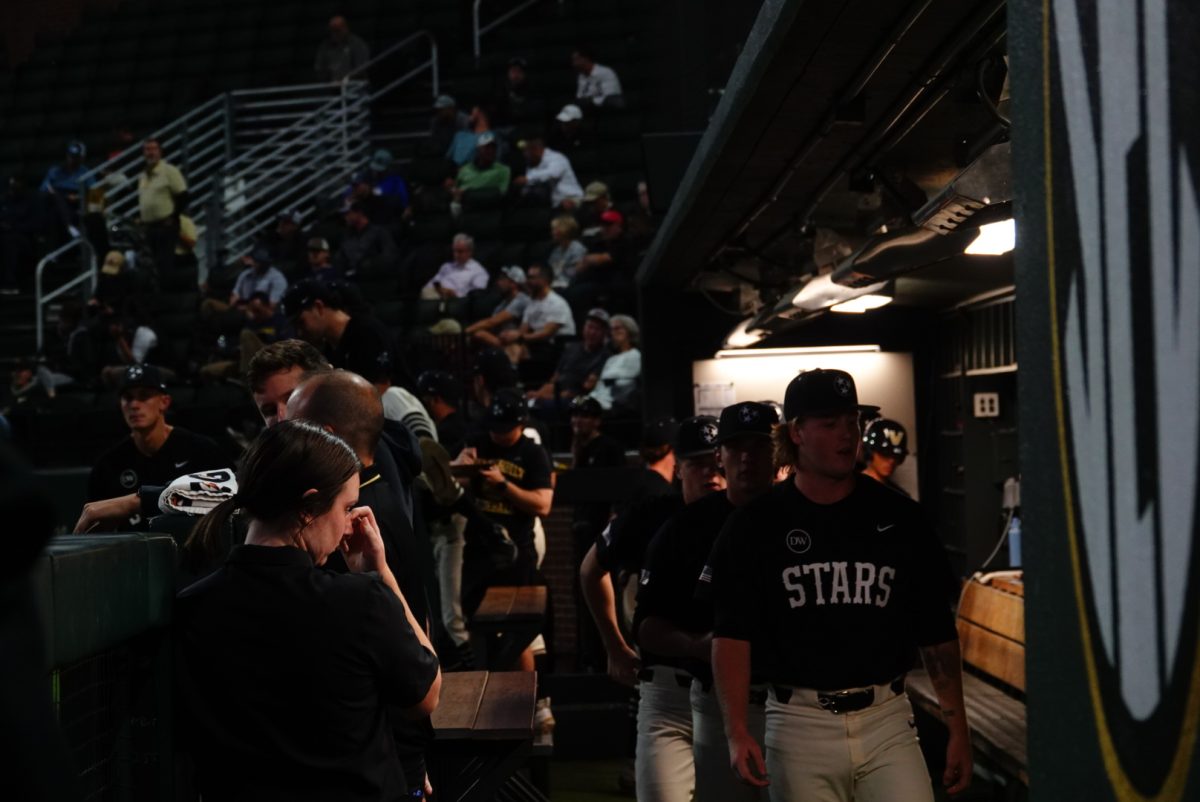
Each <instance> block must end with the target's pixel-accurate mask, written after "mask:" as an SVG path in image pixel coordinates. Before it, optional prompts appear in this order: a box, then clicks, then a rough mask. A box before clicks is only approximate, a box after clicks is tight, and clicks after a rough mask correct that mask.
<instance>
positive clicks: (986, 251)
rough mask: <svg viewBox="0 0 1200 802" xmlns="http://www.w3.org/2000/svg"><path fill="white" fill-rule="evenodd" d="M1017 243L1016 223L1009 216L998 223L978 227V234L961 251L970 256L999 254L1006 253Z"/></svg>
mask: <svg viewBox="0 0 1200 802" xmlns="http://www.w3.org/2000/svg"><path fill="white" fill-rule="evenodd" d="M1016 243H1017V225H1016V223H1015V222H1014V221H1013V219H1012V218H1011V217H1010V218H1009V219H1007V220H1001V221H1000V222H998V223H988V224H986V225H982V226H980V227H979V236H978V237H976V238H975V239H974V240H973V241H972V242H971V244H970V245H968V246H967V247H966V248H965V249H964V250H963V253H968V254H971V255H972V256H999V255H1000V254H1004V253H1008V252H1009V251H1011V250H1012V249H1013V248H1014V247H1015V246H1016Z"/></svg>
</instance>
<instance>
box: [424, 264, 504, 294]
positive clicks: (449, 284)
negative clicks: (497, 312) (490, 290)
mask: <svg viewBox="0 0 1200 802" xmlns="http://www.w3.org/2000/svg"><path fill="white" fill-rule="evenodd" d="M434 284H440V285H442V288H443V289H447V290H451V291H452V292H453V293H454V294H455V295H456V296H458V297H459V298H465V297H467V293H468V292H470V291H471V290H486V289H487V285H488V273H487V270H485V269H484V267H483V265H481V264H479V262H477V261H475V260H474V259H468V260H467V261H466V263H465V264H461V265H460V264H459V263H458V262H455V261H449V262H446V264H444V265H442V266H441V267H440V268H439V269H438V272H437V275H436V276H434V277H433V278H431V279H430V280H429V283H427V284H426V285H425V286H426V287H432V286H433V285H434Z"/></svg>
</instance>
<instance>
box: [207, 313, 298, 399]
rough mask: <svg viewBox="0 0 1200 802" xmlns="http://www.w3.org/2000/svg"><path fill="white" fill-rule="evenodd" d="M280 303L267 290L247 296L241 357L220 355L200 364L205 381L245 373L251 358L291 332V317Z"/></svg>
mask: <svg viewBox="0 0 1200 802" xmlns="http://www.w3.org/2000/svg"><path fill="white" fill-rule="evenodd" d="M279 307H280V304H278V303H271V298H270V296H268V295H267V293H265V292H256V293H254V294H253V295H251V296H250V297H249V298H248V299H246V302H245V305H244V308H245V315H246V317H245V320H244V321H242V327H241V331H239V332H238V347H237V359H217V360H214V361H212V362H209V363H208V364H207V365H204V366H202V367H201V368H200V378H201V379H203V380H205V381H217V380H219V379H233V378H237V377H238V376H242V375H245V373H246V371H247V370H249V369H250V360H251V359H252V358H253V357H254V355H255V354H257V353H258V352H259V351H261V350H262V349H263V348H264V347H265V346H267V345H269V344H271V343H273V342H276V341H278V340H282V339H286V338H287V337H289V336H291V329H290V327H289V326H288V323H287V318H285V317H284V316H283V312H282V311H281V310H280V308H279Z"/></svg>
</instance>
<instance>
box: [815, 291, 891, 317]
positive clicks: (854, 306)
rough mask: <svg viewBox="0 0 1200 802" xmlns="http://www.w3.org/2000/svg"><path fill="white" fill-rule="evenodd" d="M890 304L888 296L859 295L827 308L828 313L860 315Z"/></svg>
mask: <svg viewBox="0 0 1200 802" xmlns="http://www.w3.org/2000/svg"><path fill="white" fill-rule="evenodd" d="M891 302H892V296H890V295H860V296H858V297H857V298H851V299H850V300H849V301H842V302H841V303H840V304H834V305H833V306H831V307H829V311H830V312H843V313H847V314H851V315H861V314H862V313H863V312H866V311H867V310H868V309H878V308H879V307H881V306H887V305H888V304H890V303H891Z"/></svg>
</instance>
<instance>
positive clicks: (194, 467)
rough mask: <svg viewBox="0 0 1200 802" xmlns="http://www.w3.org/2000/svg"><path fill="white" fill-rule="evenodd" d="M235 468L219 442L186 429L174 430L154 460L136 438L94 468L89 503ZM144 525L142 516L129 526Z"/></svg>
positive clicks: (126, 439)
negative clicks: (204, 473) (142, 448)
mask: <svg viewBox="0 0 1200 802" xmlns="http://www.w3.org/2000/svg"><path fill="white" fill-rule="evenodd" d="M231 467H233V460H232V459H229V458H228V457H227V456H226V455H225V454H224V452H222V451H221V449H220V448H219V447H218V446H217V444H216V443H215V442H213V441H212V440H210V439H209V438H207V437H205V436H204V435H200V434H196V433H195V432H192V431H189V430H187V429H184V428H183V427H182V426H175V427H172V429H171V431H170V433H169V434H168V435H167V439H166V440H165V441H164V442H163V444H162V448H160V449H158V451H156V452H154V453H153V454H151V455H150V456H146V455H145V454H143V453H142V452H140V451H138V449H137V446H135V445H134V444H133V438H132V437H126V438H125V439H124V440H122V441H121V442H120V443H118V444H117V445H116V446H114V447H113V448H111V449H109V450H108V451H106V452H105V453H104V454H102V455H101V456H100V458H99V459H97V460H96V462H95V464H94V465H93V466H92V473H91V476H90V477H89V479H88V501H99V500H101V499H106V498H117V497H118V496H127V495H129V494H130V493H136V492H138V488H139V487H141V486H142V485H164V486H165V485H169V484H170V483H171V482H172V481H174V480H175V479H177V478H179V477H180V476H183V475H184V474H188V473H199V472H201V471H211V470H213V469H216V468H231ZM140 524H141V515H137V516H135V518H131V519H130V520H129V522H128V525H129V526H139V525H140Z"/></svg>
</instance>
